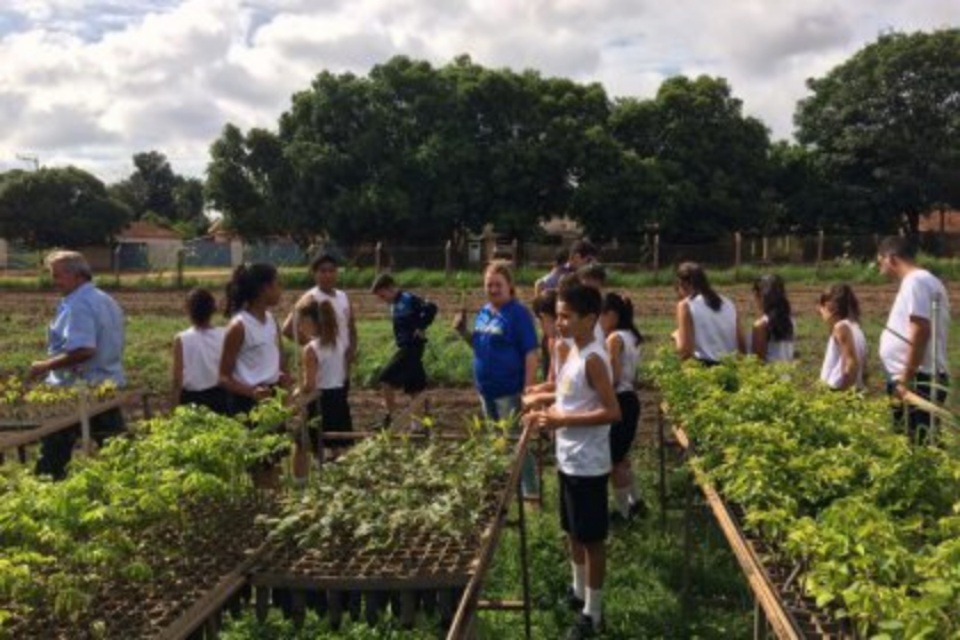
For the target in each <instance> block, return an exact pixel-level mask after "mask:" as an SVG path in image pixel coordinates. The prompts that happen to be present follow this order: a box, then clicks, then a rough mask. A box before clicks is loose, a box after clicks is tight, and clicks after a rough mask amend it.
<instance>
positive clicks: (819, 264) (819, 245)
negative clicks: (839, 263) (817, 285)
mask: <svg viewBox="0 0 960 640" xmlns="http://www.w3.org/2000/svg"><path fill="white" fill-rule="evenodd" d="M822 267H823V229H820V231H818V232H817V278H819V277H820V269H821V268H822Z"/></svg>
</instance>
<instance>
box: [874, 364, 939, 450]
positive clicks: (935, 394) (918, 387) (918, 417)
mask: <svg viewBox="0 0 960 640" xmlns="http://www.w3.org/2000/svg"><path fill="white" fill-rule="evenodd" d="M909 386H910V390H911V391H913V392H914V393H916V394H917V395H918V396H920V397H921V398H923V399H925V400H930V401H931V402H933V403H934V404H937V405H941V406H942V405H943V403H944V401H945V400H946V399H947V389H948V388H949V386H950V378H949V377H947V375H946V374H944V373H941V374H940V375H938V376H936V377H935V378H934V377H933V376H931V375H930V374H929V373H918V374H917V375H916V377H915V378H914V379H913V383H912V384H911V385H909ZM893 391H894V385H893V383H887V392H888V393H890V394H892V393H893ZM931 422H932V416H931V415H930V412H929V411H924V410H923V409H921V408H919V407H914V406H912V405H909V404H907V403H906V402H903V403H898V404H896V405H895V406H894V408H893V426H894V429H896V430H897V431H899V432H901V433H902V432H903V430H904V429H906V434H907V437H909V438H910V442H916V443H917V444H926V443H927V440H928V439H929V437H930V423H931Z"/></svg>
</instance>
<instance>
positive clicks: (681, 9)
mask: <svg viewBox="0 0 960 640" xmlns="http://www.w3.org/2000/svg"><path fill="white" fill-rule="evenodd" d="M5 7H6V8H5V9H4V12H3V13H2V14H0V60H2V61H3V64H2V65H0V118H2V119H3V121H4V122H5V123H10V126H5V127H4V128H3V129H2V130H0V170H4V169H7V168H10V167H12V166H18V165H20V164H22V163H19V162H18V161H17V160H16V158H15V156H16V154H17V153H34V154H37V155H39V156H40V158H41V161H42V162H44V163H55V162H73V163H76V164H79V165H81V166H85V167H87V168H89V169H91V170H93V171H95V172H98V173H99V174H100V175H102V176H104V177H105V178H108V179H110V180H115V179H116V178H117V177H120V176H122V175H123V174H125V173H127V172H129V171H130V156H131V155H132V154H133V153H136V152H138V151H143V150H147V149H157V150H160V151H162V152H164V153H166V154H167V155H168V157H169V158H170V159H171V161H172V162H173V164H174V167H175V169H177V170H178V171H184V172H190V173H197V174H199V173H201V172H202V170H203V168H204V165H205V163H206V159H207V149H208V147H209V144H210V143H211V142H212V141H213V139H214V138H215V137H216V136H217V135H218V133H219V131H220V130H221V128H222V127H223V125H224V124H225V123H226V122H228V121H229V122H233V123H235V124H237V125H238V126H240V127H242V128H248V127H251V126H264V127H275V126H276V122H277V118H278V116H279V114H280V113H281V112H282V111H283V110H284V109H285V108H286V107H287V106H288V104H289V99H290V96H291V94H293V93H294V92H295V91H298V90H301V89H304V88H306V87H308V86H309V83H310V80H311V79H312V78H313V76H314V75H315V74H316V73H318V72H319V71H321V70H323V69H329V70H331V71H334V72H344V71H352V72H354V73H359V74H364V73H366V72H367V71H368V70H369V68H370V67H371V66H372V65H374V64H377V63H379V62H383V61H385V60H387V59H388V58H390V57H391V56H393V55H396V54H401V53H402V54H405V55H409V56H411V57H414V58H425V59H428V60H430V61H431V62H432V63H434V64H437V65H442V64H445V63H446V62H448V61H449V60H450V59H451V58H452V57H453V56H455V55H458V54H461V53H468V54H470V55H471V57H472V58H473V59H474V60H475V61H476V62H478V63H481V64H485V65H490V66H496V67H501V66H509V67H512V68H515V69H524V68H535V69H538V70H540V71H541V72H542V73H543V74H544V75H559V76H569V77H572V78H574V79H576V80H579V81H599V82H602V83H603V84H604V85H605V86H606V87H607V90H608V92H609V94H610V95H611V96H623V95H638V96H641V97H647V96H650V95H652V94H653V93H654V92H655V91H656V89H657V87H658V86H659V84H660V82H662V80H663V79H664V78H665V77H667V76H668V75H672V74H676V73H684V74H690V75H696V74H699V73H708V74H712V75H721V76H725V77H727V78H728V79H729V80H730V82H731V84H732V86H733V89H734V93H735V94H736V95H737V96H738V97H740V98H742V99H743V101H744V107H745V110H746V111H747V112H748V113H750V114H752V115H756V116H758V117H760V118H761V119H762V120H763V121H764V122H766V123H767V124H768V125H769V126H770V127H771V129H772V130H773V132H774V134H775V135H776V136H778V137H785V136H788V135H789V134H790V133H791V131H792V124H791V121H792V116H793V110H794V107H795V104H796V101H797V100H798V99H799V98H800V97H802V96H803V95H805V93H806V89H805V84H804V82H805V80H806V79H807V78H809V77H812V76H819V75H822V74H823V73H825V72H826V71H828V70H829V69H830V68H831V67H832V66H834V65H836V64H837V63H839V62H842V61H843V60H844V59H846V58H847V57H848V56H850V55H851V54H852V53H853V52H854V51H856V50H857V49H858V48H860V47H862V46H863V45H865V44H866V43H868V42H870V41H872V40H874V39H875V38H876V36H877V34H878V33H880V32H881V31H883V30H887V29H890V28H895V29H901V30H915V29H930V28H937V27H946V26H956V25H957V24H958V23H960V3H957V2H956V0H912V1H910V0H885V1H883V2H875V1H871V0H847V1H843V0H807V1H806V2H804V3H783V2H775V1H774V0H728V2H725V3H712V4H708V3H703V2H695V1H694V0H672V1H671V2H669V3H661V2H653V1H652V0H499V1H497V2H489V1H487V0H467V1H465V2H450V1H449V0H350V1H348V0H13V2H11V3H7V4H6V5H5Z"/></svg>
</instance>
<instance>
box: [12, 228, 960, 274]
mask: <svg viewBox="0 0 960 640" xmlns="http://www.w3.org/2000/svg"><path fill="white" fill-rule="evenodd" d="M880 239H881V236H880V235H878V234H850V235H825V234H818V235H782V236H769V237H761V236H746V235H741V234H731V235H730V236H728V237H724V238H721V239H719V240H716V241H714V242H707V243H693V242H689V243H687V242H669V241H664V240H662V239H661V238H659V237H658V236H656V235H653V234H651V235H648V236H646V237H645V238H643V239H642V240H641V241H639V242H634V243H618V242H611V243H608V244H605V245H602V246H601V247H600V255H599V259H600V261H601V262H603V263H604V264H608V265H611V266H615V267H616V268H618V269H620V270H622V271H626V272H631V271H649V270H658V269H661V268H665V269H667V268H670V267H671V266H673V265H675V264H678V263H680V262H683V261H688V260H689V261H694V262H699V263H701V264H703V265H705V266H707V267H710V268H731V267H739V266H749V265H756V266H768V265H828V266H829V265H843V264H854V263H857V262H867V261H871V260H873V259H874V257H875V256H876V250H877V245H878V243H879V242H880ZM570 244H572V240H568V241H566V242H560V241H558V242H555V243H535V242H519V241H515V240H514V241H510V240H503V239H496V238H486V239H482V240H467V241H464V242H462V243H459V244H455V243H453V242H448V243H446V244H433V245H410V244H406V243H404V242H402V240H399V239H398V240H396V241H390V240H384V241H382V242H377V243H363V244H357V245H336V244H327V245H322V244H321V245H316V246H310V247H302V246H300V245H297V244H296V243H295V242H293V241H292V240H288V239H272V240H262V241H259V242H255V243H244V242H240V241H239V240H232V241H228V242H223V241H216V240H213V239H211V238H199V239H194V240H188V241H184V242H183V244H182V246H181V247H180V248H179V249H177V250H175V251H163V252H161V251H150V250H149V248H150V247H149V243H124V244H121V245H119V246H118V247H115V248H114V249H113V250H110V249H108V248H104V251H102V252H94V253H102V254H103V255H104V256H106V257H105V260H107V261H109V262H110V264H109V265H97V268H99V269H104V268H109V269H110V270H117V269H119V270H122V271H151V270H169V269H173V268H176V267H177V265H176V261H177V259H178V254H179V259H181V260H182V262H183V266H185V267H188V268H230V267H233V266H236V265H237V264H240V263H241V262H248V263H249V262H269V263H272V264H275V265H277V266H283V267H298V266H306V265H308V264H309V262H310V260H311V258H312V257H313V256H314V255H316V254H317V253H318V252H320V251H329V252H331V253H333V254H334V255H336V256H337V257H338V258H340V259H341V260H342V262H343V263H344V264H346V265H349V266H352V267H361V268H374V269H377V270H386V269H390V270H394V271H401V270H407V269H424V270H447V271H460V270H469V269H473V268H481V267H482V266H483V265H484V264H486V263H487V262H489V261H490V260H492V259H495V258H500V259H506V260H509V261H511V262H513V263H514V265H515V266H518V267H533V268H545V267H546V268H549V266H550V265H551V264H553V262H554V261H555V260H556V257H557V255H558V253H562V252H563V251H564V250H568V249H569V246H570ZM920 247H921V250H922V251H925V252H927V253H929V254H931V255H935V256H952V255H956V254H957V253H960V234H939V233H928V234H924V235H922V236H921V238H920ZM43 254H44V252H42V251H37V250H35V249H29V248H27V247H24V246H21V245H17V244H15V243H8V244H7V245H6V252H5V253H3V254H2V255H0V260H2V262H3V266H4V267H5V269H7V270H36V269H38V268H40V267H41V265H42V257H43ZM161 262H162V263H163V264H160V263H161Z"/></svg>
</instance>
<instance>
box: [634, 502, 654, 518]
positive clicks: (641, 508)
mask: <svg viewBox="0 0 960 640" xmlns="http://www.w3.org/2000/svg"><path fill="white" fill-rule="evenodd" d="M649 514H650V509H648V508H647V503H646V502H644V501H643V500H637V501H636V502H632V503H630V517H631V518H637V519H638V520H644V519H646V517H647V516H648V515H649Z"/></svg>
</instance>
